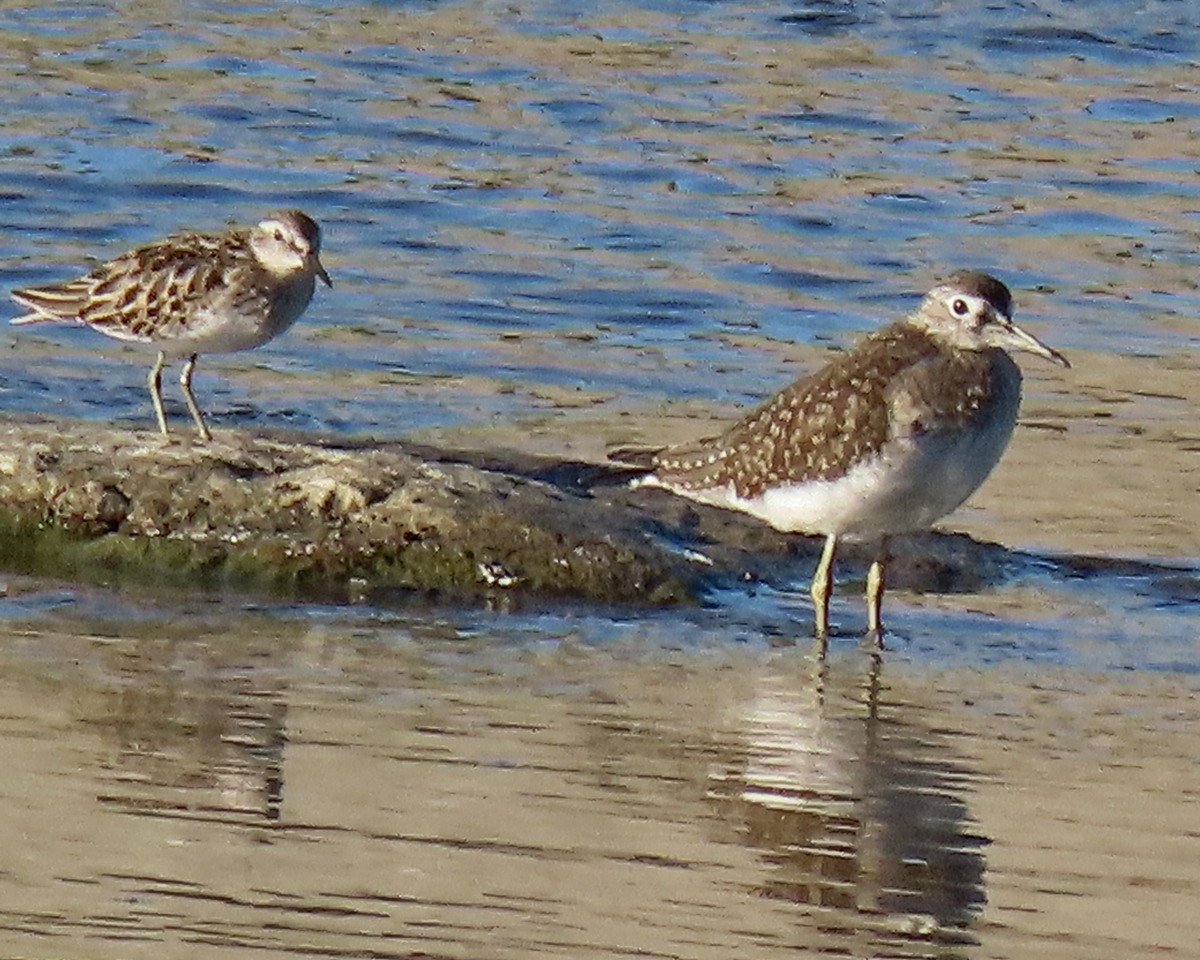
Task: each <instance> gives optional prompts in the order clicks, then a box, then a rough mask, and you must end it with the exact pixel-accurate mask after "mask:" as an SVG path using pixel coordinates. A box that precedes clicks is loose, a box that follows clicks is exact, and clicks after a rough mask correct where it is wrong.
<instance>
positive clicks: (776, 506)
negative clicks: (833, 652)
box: [635, 271, 1068, 637]
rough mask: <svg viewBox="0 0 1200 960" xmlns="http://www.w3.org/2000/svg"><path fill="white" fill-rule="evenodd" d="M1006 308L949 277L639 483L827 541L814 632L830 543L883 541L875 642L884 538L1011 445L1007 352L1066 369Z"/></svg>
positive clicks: (975, 279) (669, 457) (816, 589)
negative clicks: (903, 315) (899, 315)
mask: <svg viewBox="0 0 1200 960" xmlns="http://www.w3.org/2000/svg"><path fill="white" fill-rule="evenodd" d="M1011 309H1012V298H1011V295H1010V294H1009V291H1008V288H1007V287H1005V286H1004V284H1002V283H1001V282H1000V281H999V280H996V279H995V278H994V277H991V276H988V275H987V274H982V273H976V272H972V271H964V272H961V273H957V274H954V275H953V276H951V277H949V278H948V279H947V280H946V281H945V282H944V283H941V284H939V285H938V286H936V287H934V289H933V290H931V291H930V292H929V294H928V295H927V296H926V297H925V298H924V299H923V300H922V302H921V305H920V307H919V308H918V309H917V312H916V313H915V314H913V315H912V316H911V317H908V318H907V319H905V320H902V321H900V322H898V323H894V324H892V325H891V326H889V327H886V328H884V329H883V330H880V331H878V332H876V333H874V334H871V335H870V336H868V337H865V338H864V339H863V340H861V341H860V342H859V343H858V344H856V345H855V346H854V347H853V348H852V349H851V350H849V351H847V352H846V353H843V354H841V355H839V356H838V357H836V358H834V359H833V360H832V361H831V362H830V363H829V364H828V365H826V366H825V367H824V368H822V369H821V370H819V371H817V372H816V373H814V374H812V375H810V376H808V377H803V378H801V379H799V380H797V381H796V382H795V383H793V384H791V385H790V386H788V387H785V388H784V389H783V390H781V391H780V392H779V393H777V394H775V396H773V397H771V398H770V399H769V400H767V401H766V402H765V403H763V404H762V405H761V406H760V407H758V408H757V409H756V410H754V411H753V412H752V413H750V414H749V415H747V416H746V417H744V418H743V419H742V420H741V421H740V422H738V423H737V424H735V425H734V426H733V427H731V428H730V429H729V430H727V431H726V432H725V433H724V434H722V435H721V436H719V437H715V438H713V439H710V440H705V441H701V442H699V443H695V444H691V445H688V446H684V447H678V448H673V449H669V450H666V451H664V452H661V453H659V454H657V455H656V456H655V457H654V460H653V464H652V466H653V470H652V472H651V473H649V474H647V475H646V476H644V477H642V478H640V479H639V480H638V481H635V483H636V484H638V485H644V486H658V487H664V488H666V489H667V490H670V491H672V492H674V493H677V494H679V495H681V496H684V497H688V498H690V499H693V500H698V501H700V502H702V503H709V504H714V505H717V506H723V507H727V508H730V509H735V510H742V511H745V512H747V513H750V514H752V515H754V516H756V517H759V518H760V519H763V520H765V521H767V522H768V523H770V524H772V525H773V526H775V527H777V528H778V529H780V530H785V531H789V532H791V531H798V532H804V533H822V534H825V535H826V538H827V539H826V547H825V551H824V553H823V555H822V559H821V563H820V565H819V566H818V568H817V574H816V576H815V577H814V580H813V589H812V593H813V599H814V603H815V604H816V616H817V632H818V634H819V635H820V636H822V637H823V636H824V635H825V634H826V632H827V630H828V596H829V590H830V584H829V575H830V567H831V564H832V562H833V555H834V551H835V548H836V544H837V541H838V540H839V539H841V538H847V537H849V538H857V539H876V538H878V539H880V540H881V541H883V544H884V547H883V550H881V554H880V558H879V559H878V560H877V561H876V563H875V564H873V565H872V570H871V575H870V576H869V577H868V613H869V617H868V619H869V621H870V627H871V629H872V630H873V631H875V632H877V633H878V632H879V631H880V630H881V629H882V627H881V625H880V620H879V606H880V600H881V598H882V592H883V567H884V554H885V553H886V539H887V537H888V536H890V535H891V534H896V533H907V532H910V531H913V530H919V529H924V528H926V527H928V526H929V525H930V524H932V523H933V522H935V521H936V520H937V519H938V518H940V517H942V516H944V515H945V514H947V513H949V512H950V511H951V510H953V509H955V508H956V507H957V506H958V505H959V504H960V503H962V501H963V500H965V499H966V498H967V497H968V496H970V494H971V493H972V492H973V491H974V490H975V489H976V488H977V487H978V486H979V485H980V484H981V483H982V482H983V481H984V479H986V477H987V475H988V473H989V472H990V471H991V469H992V467H993V466H995V464H996V462H997V461H998V460H999V458H1000V455H1001V453H1003V450H1004V447H1005V446H1006V445H1007V443H1008V439H1009V436H1010V435H1011V433H1012V429H1013V426H1014V424H1015V422H1016V415H1017V407H1018V404H1019V401H1020V390H1021V374H1020V370H1019V369H1018V368H1017V365H1016V364H1015V363H1014V362H1013V360H1012V358H1011V357H1009V355H1008V353H1007V352H1006V350H1007V349H1017V350H1027V351H1029V352H1032V353H1036V354H1038V355H1040V356H1042V357H1045V358H1047V359H1050V360H1053V361H1055V362H1058V363H1061V364H1063V365H1064V366H1066V365H1068V364H1067V361H1066V359H1065V358H1064V357H1062V355H1061V354H1059V353H1057V352H1056V351H1053V350H1051V349H1050V348H1049V347H1046V346H1045V345H1043V344H1042V343H1040V342H1039V341H1038V340H1036V339H1035V338H1033V337H1032V336H1030V335H1029V334H1027V333H1025V332H1024V331H1023V330H1021V329H1020V328H1019V327H1016V326H1015V325H1014V324H1013V323H1012V320H1011V319H1010V313H1011Z"/></svg>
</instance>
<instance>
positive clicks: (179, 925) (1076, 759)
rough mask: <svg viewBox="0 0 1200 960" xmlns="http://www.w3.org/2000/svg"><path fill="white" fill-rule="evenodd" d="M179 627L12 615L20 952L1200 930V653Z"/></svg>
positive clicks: (1015, 941)
mask: <svg viewBox="0 0 1200 960" xmlns="http://www.w3.org/2000/svg"><path fill="white" fill-rule="evenodd" d="M156 632H157V631H156V630H153V629H150V630H145V631H144V633H145V636H143V637H142V638H127V639H115V638H113V639H100V638H96V639H93V640H90V641H89V640H84V639H82V638H77V637H71V636H64V635H55V634H48V633H43V632H38V633H33V634H26V635H24V636H23V637H19V636H12V635H10V636H9V637H8V638H7V639H6V642H5V644H4V651H5V652H4V654H3V659H4V670H3V678H4V679H3V680H2V681H0V686H2V687H3V699H4V702H5V704H6V710H5V712H6V714H7V719H6V720H5V727H6V731H7V732H6V735H5V738H4V741H3V742H4V744H5V765H6V769H7V770H8V771H9V774H8V776H6V778H5V781H4V785H3V787H0V795H2V798H3V802H4V808H5V810H6V811H7V813H6V816H5V817H4V818H3V821H2V827H0V830H2V831H3V834H2V836H0V839H2V840H3V843H4V848H5V849H6V850H7V851H9V855H8V857H7V858H6V863H5V874H4V879H3V884H4V888H5V897H4V899H3V904H2V906H0V942H6V943H8V944H9V949H13V950H19V949H24V950H26V951H27V950H28V949H29V948H30V947H31V946H34V945H38V944H45V945H47V946H50V945H53V948H54V950H55V951H57V952H61V951H64V950H66V951H67V952H69V953H72V954H75V955H100V956H108V955H116V954H118V953H119V954H120V955H122V956H147V957H148V956H155V957H168V958H169V957H177V956H178V957H182V956H187V955H192V952H193V951H194V950H196V949H214V948H224V949H231V948H232V949H237V950H238V951H239V952H240V953H243V954H245V955H249V956H273V955H278V954H279V953H281V952H286V953H290V952H293V951H299V952H310V951H316V952H321V953H324V954H330V953H332V954H334V955H351V954H355V953H359V952H362V951H369V952H371V953H372V954H373V955H380V956H397V957H399V956H408V955H412V954H413V953H416V954H429V955H436V956H443V955H444V956H472V955H480V954H486V955H488V956H495V957H514V958H515V957H523V956H531V955H538V956H564V957H565V956H580V955H589V954H593V953H594V954H597V955H600V954H603V955H613V954H622V953H637V954H638V955H645V956H671V957H689V958H708V957H713V958H715V957H723V956H728V954H729V952H730V951H734V950H736V951H737V952H738V953H739V954H742V955H746V956H751V957H756V956H763V957H770V956H779V954H780V952H781V951H786V952H791V951H799V952H812V951H817V950H820V951H834V952H841V951H848V952H850V953H853V954H856V955H863V954H867V955H873V954H875V953H878V952H880V951H886V950H902V951H903V952H904V954H905V955H906V956H930V957H933V956H937V957H947V956H962V957H1005V956H1023V957H1109V956H1111V957H1119V956H1140V955H1146V953H1148V952H1163V953H1164V955H1167V956H1170V955H1179V956H1186V955H1188V952H1189V951H1190V950H1191V949H1192V946H1193V945H1194V933H1195V919H1194V904H1195V899H1196V896H1197V893H1198V892H1200V867H1198V866H1197V865H1198V864H1200V848H1198V846H1197V844H1198V842H1200V841H1198V840H1197V838H1196V836H1195V831H1194V829H1193V826H1194V820H1195V817H1194V810H1193V806H1194V802H1193V801H1194V797H1193V796H1192V794H1193V793H1194V791H1192V789H1191V787H1190V785H1189V784H1190V775H1189V773H1188V771H1189V770H1190V769H1191V767H1192V766H1193V764H1194V761H1195V748H1194V744H1195V742H1196V735H1197V733H1200V713H1198V712H1197V711H1196V709H1195V703H1196V696H1197V693H1198V692H1200V691H1198V689H1197V686H1196V684H1195V683H1194V682H1191V681H1189V680H1187V679H1185V678H1180V677H1157V678H1156V677H1146V676H1136V677H1121V676H1116V675H1112V674H1108V675H1104V674H1090V675H1089V674H1087V673H1081V672H1076V671H1071V670H1062V669H1057V668H1053V667H1051V668H1047V669H1041V670H1036V671H1035V670H1032V669H1030V668H1028V667H1025V666H1022V665H1019V664H1018V665H1015V666H1013V667H1012V668H1007V669H999V670H997V669H994V668H993V669H987V670H981V669H977V668H973V669H965V670H962V669H955V670H930V669H929V668H928V666H927V665H924V664H921V663H914V662H912V661H910V660H905V659H904V658H899V659H897V658H894V657H893V658H889V662H886V663H884V664H883V665H882V668H881V669H878V670H876V668H874V667H873V666H872V664H871V660H870V658H869V657H866V656H863V655H860V654H854V653H846V654H844V655H841V656H838V657H836V658H835V659H834V661H833V662H832V663H831V665H830V667H829V669H828V671H826V672H825V673H824V674H823V675H822V674H821V673H820V672H818V671H816V670H815V669H814V667H813V664H812V662H811V661H810V660H808V659H807V657H806V656H805V655H804V653H803V651H800V650H784V651H778V652H775V653H771V652H768V651H764V650H761V649H760V650H757V651H755V650H743V651H740V652H739V651H737V650H736V649H730V648H725V649H721V648H719V647H715V646H709V647H706V648H705V649H703V650H701V651H698V652H697V651H693V652H682V651H677V652H670V651H669V650H668V647H665V646H662V645H660V640H661V639H665V638H656V637H655V636H654V629H653V627H650V626H648V627H646V628H644V629H642V630H641V631H638V635H637V636H628V637H626V641H625V642H624V643H617V644H616V645H615V646H614V645H612V644H609V645H607V646H604V647H600V648H595V647H589V646H588V645H580V644H573V643H570V642H565V643H561V644H559V645H557V646H556V647H555V648H542V649H541V650H539V649H537V648H527V649H525V650H520V649H514V650H511V651H504V650H498V649H496V647H495V645H494V643H492V642H491V641H484V640H480V639H471V638H469V637H466V636H464V635H461V634H460V635H458V636H457V637H456V636H455V635H454V631H439V630H438V629H437V628H436V627H432V626H431V625H428V624H426V625H421V624H418V623H412V624H409V625H405V624H403V623H395V624H393V625H391V626H385V627H384V628H383V629H382V631H380V630H379V629H376V631H374V632H373V634H372V635H365V634H364V635H362V639H361V640H359V641H357V642H355V641H353V640H351V639H350V638H348V637H347V636H346V635H345V634H343V633H341V632H340V631H333V632H330V631H327V630H322V629H309V630H304V629H301V630H299V631H295V632H292V633H290V634H282V635H281V634H279V633H278V632H277V631H275V630H266V631H264V630H263V629H262V624H261V622H260V624H259V626H258V627H257V628H256V627H255V625H254V624H253V622H249V621H247V622H243V623H242V624H241V625H240V626H239V627H238V628H237V629H236V631H235V632H236V636H231V635H229V634H228V632H224V633H210V632H206V631H205V630H204V629H203V628H199V629H192V630H190V631H189V634H188V636H187V637H186V638H184V637H180V638H179V639H178V640H177V641H168V640H165V639H162V638H160V637H158V636H155V635H154V634H155V633H156ZM667 644H668V646H669V644H670V641H669V640H668V641H667ZM35 650H36V651H37V652H36V653H35ZM47 657H53V660H52V661H48V660H47ZM47 795H53V797H54V803H53V804H50V805H46V804H45V801H44V798H45V797H46V796H47Z"/></svg>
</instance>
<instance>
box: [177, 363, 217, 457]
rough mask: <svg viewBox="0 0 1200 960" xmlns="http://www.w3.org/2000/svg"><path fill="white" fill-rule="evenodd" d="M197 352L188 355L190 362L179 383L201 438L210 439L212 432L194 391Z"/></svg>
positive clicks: (185, 367)
mask: <svg viewBox="0 0 1200 960" xmlns="http://www.w3.org/2000/svg"><path fill="white" fill-rule="evenodd" d="M196 357H197V354H194V353H193V354H192V355H191V356H190V357H188V362H187V363H185V364H184V365H183V371H182V372H181V373H180V374H179V385H180V386H181V387H183V399H184V400H186V401H187V408H188V410H189V411H190V412H191V414H192V419H193V420H195V421H196V429H197V430H199V431H200V439H201V440H204V441H206V442H207V441H209V440H211V439H212V433H210V432H209V429H208V425H207V424H206V423H205V422H204V414H202V413H201V412H200V407H199V406H198V405H197V404H196V397H195V395H194V394H193V393H192V371H193V370H195V369H196Z"/></svg>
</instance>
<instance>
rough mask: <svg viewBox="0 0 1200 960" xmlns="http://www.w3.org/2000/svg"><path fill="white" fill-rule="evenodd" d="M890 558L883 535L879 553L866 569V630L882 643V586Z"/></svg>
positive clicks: (876, 640) (877, 641)
mask: <svg viewBox="0 0 1200 960" xmlns="http://www.w3.org/2000/svg"><path fill="white" fill-rule="evenodd" d="M890 559H891V555H890V553H889V551H888V538H887V537H884V538H883V539H882V540H881V541H880V544H879V553H878V554H877V555H876V557H875V559H874V560H873V561H872V562H871V568H870V569H869V570H868V571H867V632H868V633H872V634H874V635H875V642H876V643H878V644H880V645H881V646H882V643H883V621H882V613H883V587H884V573H885V572H886V569H887V562H888V560H890Z"/></svg>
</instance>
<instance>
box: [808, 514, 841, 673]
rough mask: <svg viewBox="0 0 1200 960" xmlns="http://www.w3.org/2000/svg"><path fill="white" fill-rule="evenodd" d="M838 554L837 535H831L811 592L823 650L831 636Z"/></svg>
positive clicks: (818, 636) (814, 576)
mask: <svg viewBox="0 0 1200 960" xmlns="http://www.w3.org/2000/svg"><path fill="white" fill-rule="evenodd" d="M836 553H837V535H836V534H833V533H831V534H829V536H827V537H826V538H825V548H824V549H823V550H822V551H821V559H820V560H819V561H818V562H817V569H816V572H815V573H813V578H812V588H811V590H810V591H809V593H810V594H811V595H812V601H813V619H814V621H815V626H816V631H817V638H818V639H819V640H821V641H822V650H823V649H824V642H825V640H826V638H828V636H829V595H830V594H831V593H832V592H833V557H834V554H836Z"/></svg>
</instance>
